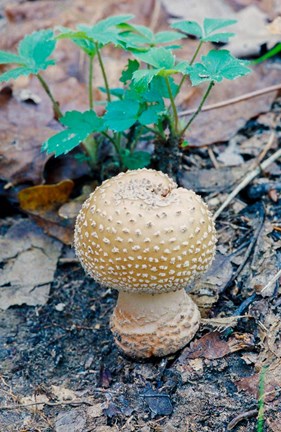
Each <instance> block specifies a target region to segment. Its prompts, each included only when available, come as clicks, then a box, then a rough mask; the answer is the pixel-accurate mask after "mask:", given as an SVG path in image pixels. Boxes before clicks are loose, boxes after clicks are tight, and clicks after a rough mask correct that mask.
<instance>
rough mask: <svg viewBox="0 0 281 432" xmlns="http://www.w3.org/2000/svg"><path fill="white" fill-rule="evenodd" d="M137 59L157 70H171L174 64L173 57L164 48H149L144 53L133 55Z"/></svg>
mask: <svg viewBox="0 0 281 432" xmlns="http://www.w3.org/2000/svg"><path fill="white" fill-rule="evenodd" d="M135 56H136V57H137V58H139V59H140V60H142V61H143V62H145V63H147V64H149V65H151V66H153V67H155V68H157V69H162V68H164V69H171V68H173V66H174V64H175V56H174V55H173V54H172V53H171V51H169V50H168V49H166V48H163V47H158V48H151V49H150V50H149V51H147V52H144V53H137V54H135Z"/></svg>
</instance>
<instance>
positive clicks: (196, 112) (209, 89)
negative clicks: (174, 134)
mask: <svg viewBox="0 0 281 432" xmlns="http://www.w3.org/2000/svg"><path fill="white" fill-rule="evenodd" d="M214 85H215V83H214V81H211V82H210V84H209V86H208V88H207V91H206V93H205V94H204V96H203V98H202V100H201V102H200V105H199V107H198V108H197V110H196V111H195V113H194V114H193V116H192V117H191V119H190V120H189V121H188V122H187V124H186V125H185V127H184V128H183V129H182V130H181V131H180V133H179V135H180V136H183V135H184V133H185V131H186V130H187V129H188V128H189V126H190V125H191V123H192V122H193V120H194V119H195V118H196V117H197V115H198V114H199V113H200V111H201V109H202V106H203V105H204V103H205V101H206V99H207V97H208V96H209V93H210V91H211V90H212V87H213V86H214Z"/></svg>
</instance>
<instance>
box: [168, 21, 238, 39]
mask: <svg viewBox="0 0 281 432" xmlns="http://www.w3.org/2000/svg"><path fill="white" fill-rule="evenodd" d="M236 22H237V21H236V20H233V19H221V18H205V19H204V23H203V28H202V27H201V26H200V25H199V24H198V23H197V22H196V21H179V22H176V23H174V24H172V27H173V28H176V29H178V30H181V31H182V32H184V33H187V34H190V35H193V36H196V37H198V38H199V39H200V40H201V41H202V42H207V41H209V42H228V39H229V38H230V37H231V36H234V35H235V33H226V32H219V33H215V32H216V31H217V30H220V29H222V28H224V27H228V26H230V25H232V24H235V23H236Z"/></svg>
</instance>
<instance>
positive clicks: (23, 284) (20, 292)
mask: <svg viewBox="0 0 281 432" xmlns="http://www.w3.org/2000/svg"><path fill="white" fill-rule="evenodd" d="M61 248H62V245H61V243H60V242H58V241H56V240H53V239H51V238H49V237H48V236H46V235H45V234H44V233H43V232H42V230H41V229H40V228H38V227H37V226H36V225H35V224H34V223H33V222H31V221H29V220H21V221H19V222H15V223H14V225H13V226H12V227H11V228H10V229H9V230H8V232H7V234H6V235H5V236H4V237H1V238H0V260H1V262H2V266H3V267H2V269H1V273H0V308H1V309H4V310H6V309H8V308H9V307H10V306H13V305H21V304H23V303H25V304H28V305H31V306H35V305H43V304H45V303H46V302H47V301H48V296H49V291H50V286H51V282H52V281H53V277H54V273H55V270H56V265H57V260H58V258H59V256H60V253H61Z"/></svg>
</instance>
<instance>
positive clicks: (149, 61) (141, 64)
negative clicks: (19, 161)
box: [0, 15, 250, 176]
mask: <svg viewBox="0 0 281 432" xmlns="http://www.w3.org/2000/svg"><path fill="white" fill-rule="evenodd" d="M131 18H132V15H123V16H111V17H109V18H107V19H105V20H102V21H100V22H98V23H97V24H95V25H93V26H88V25H84V24H80V25H77V28H76V29H75V30H73V29H69V28H65V27H58V28H56V29H55V31H53V30H40V31H37V32H34V33H32V34H31V35H27V36H26V37H25V38H24V39H23V40H22V41H21V42H20V44H19V47H18V54H13V53H7V52H4V51H0V63H2V64H4V63H13V64H17V65H18V67H17V68H15V69H10V70H8V71H7V72H5V73H4V74H3V75H1V76H0V82H1V81H9V80H10V79H14V78H17V77H18V76H20V75H29V74H34V75H36V76H37V78H38V79H39V81H40V83H41V84H42V86H43V88H44V89H45V91H46V92H47V94H48V96H49V97H50V99H51V102H52V104H53V109H54V114H55V117H56V118H57V119H58V120H59V122H60V123H61V124H62V126H64V127H65V128H64V129H63V130H62V131H61V132H59V133H57V134H55V135H53V136H52V137H50V138H49V139H48V140H47V141H46V142H45V143H44V144H43V150H45V151H46V152H47V153H54V155H55V156H59V155H62V154H65V153H68V152H69V151H71V150H72V149H74V148H75V147H76V146H78V145H79V144H80V143H82V144H83V147H84V149H85V151H86V153H87V157H88V159H89V161H90V163H91V165H92V166H93V167H95V166H97V164H98V150H99V147H100V146H101V145H102V144H103V143H104V142H108V143H111V145H112V146H113V148H114V149H115V154H114V156H113V160H114V163H115V164H117V165H118V166H119V169H125V168H129V169H135V168H142V167H145V166H148V165H149V164H150V162H151V161H150V154H149V153H148V152H145V151H141V150H137V143H138V142H140V141H141V140H153V142H154V146H155V152H154V161H155V163H156V164H157V162H158V168H159V169H162V170H163V171H166V172H168V173H169V174H170V175H172V176H175V174H176V172H175V171H176V169H177V167H178V165H179V163H178V162H179V157H180V156H179V148H180V147H184V146H186V145H187V141H186V140H185V134H186V131H187V129H188V128H189V127H190V125H191V123H192V122H193V121H194V119H195V118H196V116H197V115H198V114H199V112H200V110H201V108H202V106H203V104H204V103H205V100H206V99H207V97H208V95H209V93H210V91H211V89H212V87H213V86H214V85H215V84H216V83H219V82H220V81H222V80H223V79H228V80H233V79H235V78H238V77H240V76H243V75H246V74H248V73H249V72H250V69H249V68H248V67H247V62H245V61H243V60H240V59H237V58H235V57H233V56H232V55H231V54H230V52H229V51H227V50H224V49H221V50H211V51H210V52H209V53H208V54H207V55H206V56H203V57H202V58H201V60H200V61H199V62H197V63H195V60H196V59H197V57H198V54H199V52H200V49H201V47H202V45H203V44H204V43H205V42H207V41H211V42H226V41H227V40H228V38H229V37H231V36H232V35H233V33H227V32H224V31H223V29H224V28H225V27H227V26H229V25H231V24H233V23H234V22H235V21H233V20H224V19H205V20H204V23H203V26H202V27H201V26H200V25H199V24H198V23H196V22H193V21H181V22H177V23H175V24H173V25H172V26H171V27H172V28H173V30H170V31H164V32H159V33H156V34H154V33H153V32H152V31H151V30H150V29H149V28H147V27H145V26H140V25H135V24H129V23H128V21H129V20H130V19H131ZM187 35H193V36H196V37H197V38H198V39H199V41H198V46H197V49H196V50H195V52H194V55H193V57H192V59H191V60H190V61H189V62H188V61H180V60H179V59H178V58H177V56H176V55H175V54H174V51H176V52H178V50H179V49H180V48H181V46H180V45H173V44H174V43H175V42H178V41H180V40H181V39H183V38H185V37H187ZM58 39H70V40H71V41H72V42H73V43H74V44H76V45H77V46H78V47H79V48H80V49H81V50H82V51H83V52H84V53H85V55H86V56H87V57H88V59H89V72H88V99H89V110H88V111H86V112H83V113H82V112H79V111H70V112H66V113H64V114H63V113H62V112H61V110H60V107H59V104H58V102H57V101H56V100H55V98H54V96H53V95H52V93H51V90H50V88H49V87H48V85H47V83H46V82H45V80H44V79H43V77H42V75H41V71H42V70H45V69H46V68H47V67H48V66H49V65H52V64H54V63H55V61H54V60H53V59H49V57H50V55H51V54H52V53H53V51H54V49H55V45H56V42H57V40H58ZM108 44H113V45H115V46H116V47H117V49H121V50H123V51H126V53H127V55H128V57H130V58H129V59H128V63H127V66H126V67H125V69H124V70H123V72H122V74H121V77H120V84H121V85H120V87H119V88H111V87H110V84H109V77H108V74H107V71H106V67H105V64H104V60H103V56H102V51H103V48H104V47H105V46H107V45H108ZM95 67H99V68H100V69H101V72H102V76H103V80H104V87H102V88H101V89H100V90H101V91H103V92H104V94H105V101H104V104H105V114H104V115H102V116H97V114H96V113H95V101H94V99H93V85H94V75H95V74H94V69H95ZM186 79H190V80H191V83H192V85H193V86H198V85H201V84H202V83H205V82H207V83H208V85H207V88H206V91H205V93H204V96H203V98H202V100H201V103H200V104H199V106H198V109H197V111H196V112H195V114H194V115H193V116H192V117H191V118H190V119H189V121H188V122H186V123H183V122H182V120H180V119H179V115H178V108H177V102H176V99H177V96H178V94H179V93H180V90H181V87H182V85H183V83H184V81H185V80H186ZM163 152H164V153H163ZM172 154H174V160H173V163H172V166H171V164H170V162H167V163H166V165H165V163H164V161H165V160H168V159H169V156H171V155H172ZM165 155H166V156H167V158H165V157H163V156H165ZM160 162H161V164H160V165H161V166H160V167H159V163H160ZM169 164H170V165H169Z"/></svg>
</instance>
